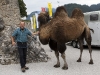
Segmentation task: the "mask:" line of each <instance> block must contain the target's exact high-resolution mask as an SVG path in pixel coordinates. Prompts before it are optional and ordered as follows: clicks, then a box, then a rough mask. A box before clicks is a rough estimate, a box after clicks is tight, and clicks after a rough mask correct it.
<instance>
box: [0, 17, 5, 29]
mask: <svg viewBox="0 0 100 75" xmlns="http://www.w3.org/2000/svg"><path fill="white" fill-rule="evenodd" d="M4 27H5V26H4V21H3V19H2V18H0V31H2V30H3V29H4Z"/></svg>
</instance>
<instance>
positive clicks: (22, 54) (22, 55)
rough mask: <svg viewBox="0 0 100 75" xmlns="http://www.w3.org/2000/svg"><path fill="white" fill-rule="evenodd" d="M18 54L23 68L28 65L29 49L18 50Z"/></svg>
mask: <svg viewBox="0 0 100 75" xmlns="http://www.w3.org/2000/svg"><path fill="white" fill-rule="evenodd" d="M18 52H19V58H20V65H21V68H23V67H25V65H26V53H27V48H18Z"/></svg>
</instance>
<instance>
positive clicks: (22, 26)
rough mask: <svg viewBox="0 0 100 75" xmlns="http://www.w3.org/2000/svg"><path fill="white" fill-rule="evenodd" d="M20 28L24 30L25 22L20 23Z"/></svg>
mask: <svg viewBox="0 0 100 75" xmlns="http://www.w3.org/2000/svg"><path fill="white" fill-rule="evenodd" d="M20 28H21V29H24V28H25V22H23V21H21V22H20Z"/></svg>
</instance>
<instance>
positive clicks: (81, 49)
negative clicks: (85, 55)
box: [77, 39, 83, 62]
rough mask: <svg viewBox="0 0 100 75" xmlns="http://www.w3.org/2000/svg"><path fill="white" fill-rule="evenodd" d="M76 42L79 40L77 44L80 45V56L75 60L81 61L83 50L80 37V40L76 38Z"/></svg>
mask: <svg viewBox="0 0 100 75" xmlns="http://www.w3.org/2000/svg"><path fill="white" fill-rule="evenodd" d="M78 42H79V45H80V57H79V59H78V60H77V62H81V58H82V52H83V40H82V39H80V40H78Z"/></svg>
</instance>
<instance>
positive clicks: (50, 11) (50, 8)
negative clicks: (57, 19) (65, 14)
mask: <svg viewBox="0 0 100 75" xmlns="http://www.w3.org/2000/svg"><path fill="white" fill-rule="evenodd" d="M48 10H49V16H51V17H52V5H51V3H48Z"/></svg>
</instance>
